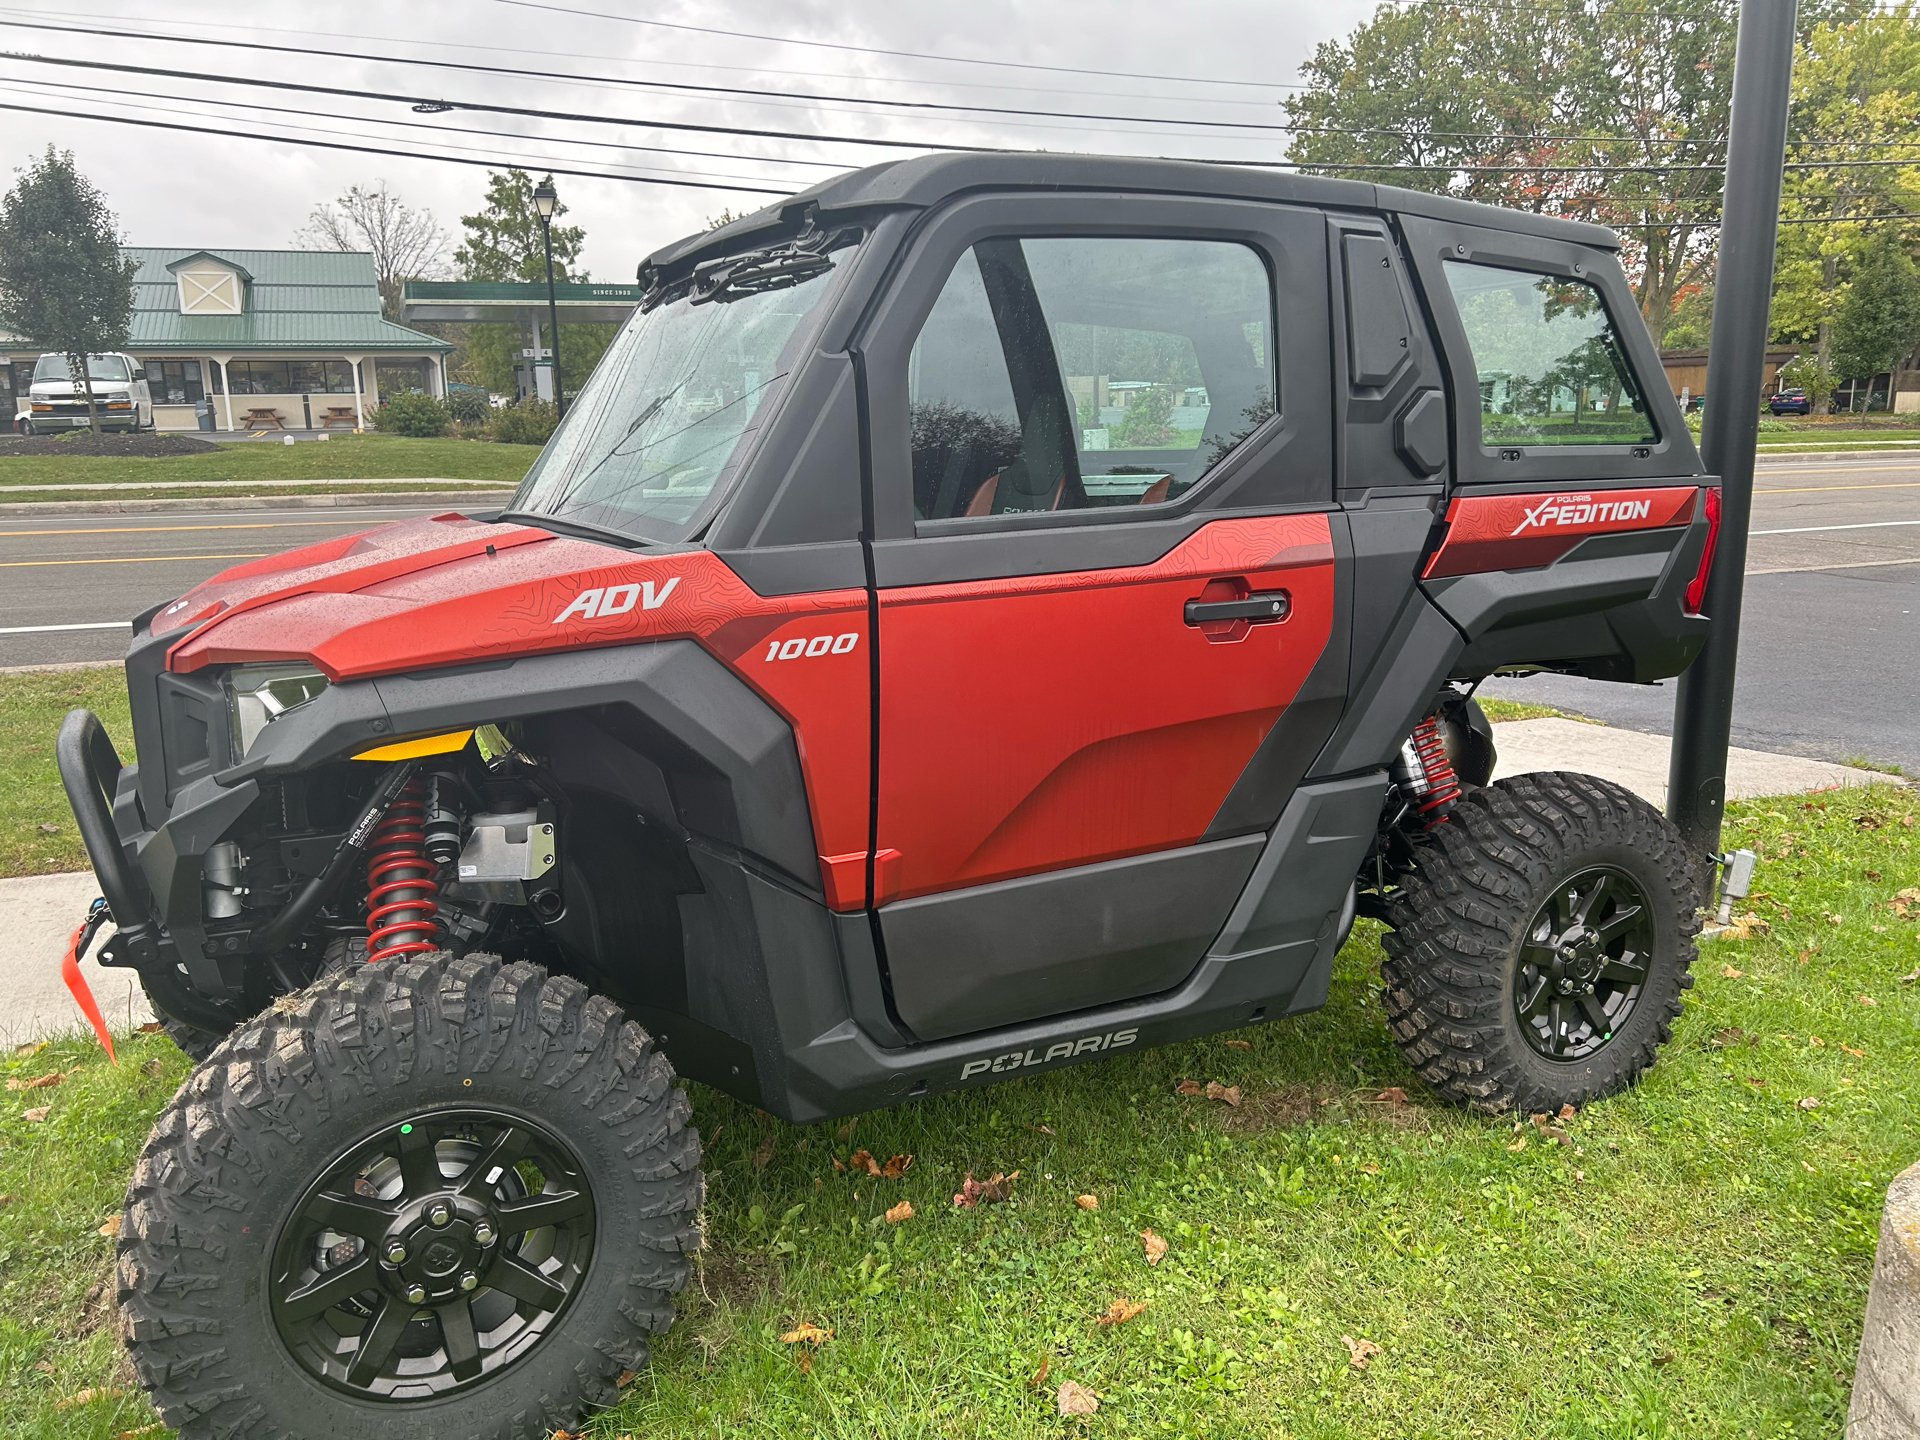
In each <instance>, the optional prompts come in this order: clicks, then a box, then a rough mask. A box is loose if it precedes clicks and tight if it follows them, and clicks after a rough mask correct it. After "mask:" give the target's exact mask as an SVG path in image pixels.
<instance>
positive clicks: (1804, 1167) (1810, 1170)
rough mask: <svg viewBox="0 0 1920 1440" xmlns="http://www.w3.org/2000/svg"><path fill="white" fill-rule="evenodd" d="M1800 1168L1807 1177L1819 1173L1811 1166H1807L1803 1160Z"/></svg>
mask: <svg viewBox="0 0 1920 1440" xmlns="http://www.w3.org/2000/svg"><path fill="white" fill-rule="evenodd" d="M1800 1168H1801V1169H1802V1170H1805V1171H1806V1172H1807V1173H1808V1174H1809V1175H1818V1174H1819V1173H1820V1172H1819V1171H1818V1170H1816V1169H1814V1168H1813V1166H1811V1165H1809V1164H1808V1163H1807V1162H1806V1161H1804V1160H1802V1161H1801V1162H1800Z"/></svg>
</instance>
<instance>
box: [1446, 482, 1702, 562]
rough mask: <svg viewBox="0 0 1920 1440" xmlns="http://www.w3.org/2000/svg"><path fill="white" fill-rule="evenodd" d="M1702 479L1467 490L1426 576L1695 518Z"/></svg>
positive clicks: (1550, 557) (1552, 553)
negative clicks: (1653, 485) (1615, 486)
mask: <svg viewBox="0 0 1920 1440" xmlns="http://www.w3.org/2000/svg"><path fill="white" fill-rule="evenodd" d="M1699 499H1700V488H1699V486H1697V485H1663V486H1660V487H1659V488H1658V489H1648V490H1594V491H1572V492H1556V493H1555V494H1552V495H1542V494H1538V493H1536V494H1532V495H1524V494H1523V495H1461V496H1457V497H1455V499H1454V500H1453V502H1452V503H1451V504H1450V505H1448V506H1447V535H1446V539H1444V540H1443V541H1441V542H1440V548H1439V549H1438V550H1436V551H1434V552H1433V558H1432V559H1431V560H1429V561H1428V562H1427V568H1426V570H1425V571H1424V572H1423V573H1422V575H1421V578H1422V579H1423V580H1440V579H1444V578H1446V577H1447V576H1449V575H1482V574H1485V573H1486V572H1487V571H1489V570H1531V569H1534V568H1537V567H1538V566H1542V565H1551V564H1552V563H1553V562H1554V561H1556V560H1558V559H1560V558H1561V556H1563V555H1565V554H1567V553H1568V552H1569V551H1570V550H1572V549H1573V548H1574V547H1575V546H1576V545H1578V544H1579V543H1580V542H1581V541H1582V540H1585V539H1588V538H1589V537H1590V536H1594V535H1617V534H1624V533H1629V532H1631V531H1635V530H1660V529H1665V528H1667V527H1670V526H1679V525H1685V524H1688V523H1689V522H1691V521H1692V519H1693V514H1694V509H1695V507H1696V506H1697V505H1698V504H1699Z"/></svg>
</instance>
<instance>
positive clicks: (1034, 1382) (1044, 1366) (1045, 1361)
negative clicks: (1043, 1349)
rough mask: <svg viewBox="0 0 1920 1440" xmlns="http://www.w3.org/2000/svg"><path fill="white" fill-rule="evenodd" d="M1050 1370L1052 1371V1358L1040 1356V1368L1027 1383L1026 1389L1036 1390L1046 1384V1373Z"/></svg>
mask: <svg viewBox="0 0 1920 1440" xmlns="http://www.w3.org/2000/svg"><path fill="white" fill-rule="evenodd" d="M1051 1369H1053V1357H1052V1356H1051V1355H1042V1356H1041V1357H1040V1368H1039V1370H1037V1371H1036V1372H1034V1376H1033V1378H1032V1379H1031V1380H1029V1381H1027V1388H1028V1389H1029V1390H1038V1389H1039V1388H1040V1387H1041V1386H1042V1385H1044V1384H1046V1383H1047V1372H1048V1371H1049V1370H1051Z"/></svg>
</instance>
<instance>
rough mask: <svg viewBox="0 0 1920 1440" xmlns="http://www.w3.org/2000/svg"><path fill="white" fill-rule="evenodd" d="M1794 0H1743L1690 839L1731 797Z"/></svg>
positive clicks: (1682, 717)
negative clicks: (1709, 621)
mask: <svg viewBox="0 0 1920 1440" xmlns="http://www.w3.org/2000/svg"><path fill="white" fill-rule="evenodd" d="M1793 43H1794V0H1741V5H1740V38H1739V41H1738V43H1737V45H1736V47H1735V51H1734V65H1733V115H1732V117H1731V119H1730V121H1729V124H1728V143H1727V184H1726V194H1725V197H1724V199H1723V201H1722V203H1721V206H1720V221H1721V223H1720V257H1719V267H1718V273H1717V275H1716V276H1715V279H1714V287H1713V339H1712V342H1711V347H1710V348H1709V350H1708V352H1707V413H1706V415H1705V417H1704V418H1703V420H1702V422H1701V426H1700V449H1701V456H1702V459H1704V460H1705V462H1706V466H1707V470H1708V472H1709V473H1711V474H1714V475H1718V476H1719V477H1720V487H1721V489H1720V545H1719V549H1718V550H1717V552H1716V553H1715V555H1714V560H1713V574H1712V576H1711V577H1710V578H1709V579H1708V581H1707V595H1706V613H1707V614H1708V615H1710V616H1712V617H1713V631H1712V634H1711V636H1710V637H1709V638H1708V640H1707V648H1706V649H1705V650H1703V651H1701V652H1700V658H1699V659H1697V660H1695V661H1694V662H1693V665H1692V668H1690V669H1689V670H1688V671H1687V672H1686V673H1685V674H1684V675H1682V676H1681V677H1680V693H1679V697H1678V699H1677V700H1676V701H1675V704H1674V712H1673V758H1672V762H1671V765H1670V767H1669V769H1668V772H1667V815H1668V817H1669V818H1670V819H1671V820H1672V821H1673V823H1674V824H1675V825H1677V826H1679V827H1680V833H1681V834H1682V835H1684V836H1686V838H1687V841H1688V843H1689V844H1692V845H1695V846H1697V847H1699V848H1701V849H1704V850H1707V851H1710V852H1713V853H1715V854H1717V853H1719V849H1720V818H1721V815H1722V813H1723V812H1724V811H1725V809H1726V803H1727V736H1728V733H1729V731H1730V730H1731V729H1732V726H1733V674H1734V663H1735V661H1736V660H1737V659H1738V658H1739V653H1740V601H1741V596H1742V594H1743V592H1744V590H1745V587H1746V569H1747V526H1748V524H1749V522H1750V519H1751V517H1752V513H1753V452H1754V444H1755V440H1756V436H1755V431H1756V430H1757V429H1758V425H1759V419H1760V381H1761V379H1762V378H1763V377H1764V376H1765V373H1766V358H1767V333H1768V332H1767V311H1768V306H1769V303H1770V301H1771V299H1772V295H1773V249H1774V240H1775V237H1776V235H1777V234H1778V231H1779V225H1780V176H1781V165H1782V163H1783V161H1784V160H1785V158H1786V142H1787V109H1788V104H1789V102H1790V100H1791V99H1792V86H1793Z"/></svg>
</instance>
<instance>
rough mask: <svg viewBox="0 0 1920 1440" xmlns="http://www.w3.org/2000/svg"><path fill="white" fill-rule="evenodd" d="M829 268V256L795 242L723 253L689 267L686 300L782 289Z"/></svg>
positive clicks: (700, 302)
mask: <svg viewBox="0 0 1920 1440" xmlns="http://www.w3.org/2000/svg"><path fill="white" fill-rule="evenodd" d="M832 268H833V259H832V257H831V256H829V255H827V254H826V253H825V252H824V251H821V250H815V249H811V248H803V247H801V246H798V245H776V246H773V247H771V248H770V249H766V250H750V251H748V252H747V253H746V254H745V255H727V256H723V257H722V258H720V259H718V260H708V261H706V262H705V263H704V264H701V265H696V266H694V267H693V293H692V295H691V296H690V297H689V301H688V303H690V304H693V305H705V304H707V303H708V302H710V301H719V302H720V303H721V304H725V303H726V302H727V301H729V300H739V299H742V298H744V297H745V296H748V295H759V294H763V293H764V292H766V291H768V290H785V289H788V288H790V287H792V286H795V285H798V284H799V283H800V282H801V281H803V280H811V279H812V278H813V277H814V276H816V275H818V274H820V273H821V272H822V271H825V270H831V269H832Z"/></svg>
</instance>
